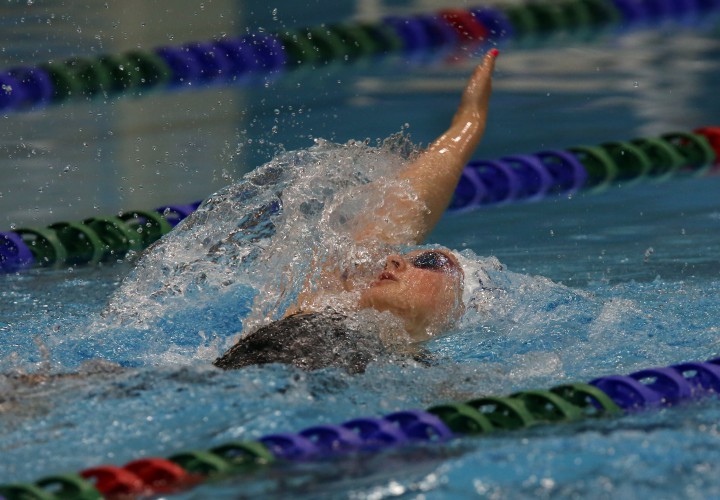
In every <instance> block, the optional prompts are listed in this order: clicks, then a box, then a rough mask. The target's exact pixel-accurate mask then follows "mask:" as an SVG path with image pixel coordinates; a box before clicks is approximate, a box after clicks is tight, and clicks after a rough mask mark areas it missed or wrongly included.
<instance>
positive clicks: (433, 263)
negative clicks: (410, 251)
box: [410, 252, 450, 270]
mask: <svg viewBox="0 0 720 500" xmlns="http://www.w3.org/2000/svg"><path fill="white" fill-rule="evenodd" d="M410 262H411V264H412V265H413V266H414V267H417V268H418V269H433V270H436V269H442V268H443V267H445V266H448V265H449V264H450V259H448V258H447V257H446V256H445V255H443V254H441V253H440V252H423V253H421V254H420V255H417V256H416V257H414V258H413V259H412V260H411V261H410Z"/></svg>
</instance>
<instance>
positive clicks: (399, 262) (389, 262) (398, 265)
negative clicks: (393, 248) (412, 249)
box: [385, 254, 407, 271]
mask: <svg viewBox="0 0 720 500" xmlns="http://www.w3.org/2000/svg"><path fill="white" fill-rule="evenodd" d="M406 267H407V261H406V260H405V259H404V258H403V256H402V255H397V254H392V255H388V256H387V259H385V269H387V270H390V271H404V270H405V268H406Z"/></svg>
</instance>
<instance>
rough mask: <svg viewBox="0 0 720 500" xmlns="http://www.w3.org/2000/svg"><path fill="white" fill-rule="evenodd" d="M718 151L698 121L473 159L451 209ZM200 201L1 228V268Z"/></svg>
mask: <svg viewBox="0 0 720 500" xmlns="http://www.w3.org/2000/svg"><path fill="white" fill-rule="evenodd" d="M718 158H720V127H703V128H698V129H696V130H695V131H694V132H692V133H687V132H674V133H668V134H663V135H662V136H660V137H650V138H639V139H633V140H631V141H614V142H606V143H603V144H600V145H598V146H576V147H571V148H568V149H566V150H552V151H540V152H538V153H535V154H517V155H510V156H505V157H503V158H499V159H496V160H477V161H471V162H469V163H468V164H467V166H466V167H465V169H464V170H463V173H462V176H461V178H460V181H459V183H458V186H457V188H456V190H455V193H454V196H453V199H452V202H451V204H450V207H449V212H454V213H460V212H467V211H471V210H476V209H478V208H481V207H484V206H492V205H503V204H509V203H520V202H531V201H538V200H541V199H543V198H546V197H549V196H558V195H570V194H572V193H575V192H578V191H581V190H582V191H591V192H592V191H600V190H603V189H607V188H608V187H609V186H612V185H616V184H630V183H633V182H637V181H640V180H642V179H656V180H662V179H668V178H669V177H670V176H682V175H707V174H712V173H715V172H716V171H717V170H718ZM199 205H200V202H195V203H192V204H186V205H182V204H179V205H168V206H162V207H159V208H157V209H155V210H134V211H128V212H124V213H121V214H119V215H118V216H110V217H99V216H96V217H91V218H88V219H85V220H83V221H79V222H57V223H54V224H51V225H49V226H47V227H36V228H18V229H13V230H11V231H5V232H0V273H12V272H17V271H21V270H26V269H31V268H37V267H50V268H52V267H55V268H60V267H65V266H80V265H94V264H98V263H110V262H113V261H118V260H121V259H123V258H124V257H125V256H126V255H128V253H130V252H135V253H136V252H139V251H141V250H143V249H145V248H147V247H148V246H150V245H151V244H152V243H153V242H155V241H157V240H158V239H160V238H161V237H162V236H163V235H165V234H166V233H168V232H169V231H171V230H172V228H173V227H175V226H176V225H177V224H178V223H180V222H181V221H182V220H183V219H185V218H186V217H188V216H189V215H190V214H191V213H192V212H193V211H195V210H196V209H197V207H198V206H199ZM277 208H278V207H275V208H271V211H272V210H275V209H277Z"/></svg>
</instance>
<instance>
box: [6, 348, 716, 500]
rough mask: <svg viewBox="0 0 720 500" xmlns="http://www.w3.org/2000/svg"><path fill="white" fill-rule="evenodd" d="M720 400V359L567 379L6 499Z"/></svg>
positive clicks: (92, 492) (103, 494)
mask: <svg viewBox="0 0 720 500" xmlns="http://www.w3.org/2000/svg"><path fill="white" fill-rule="evenodd" d="M718 394H720V358H716V359H710V360H708V361H705V362H686V363H679V364H675V365H672V366H668V367H658V368H649V369H645V370H640V371H637V372H634V373H630V374H629V375H609V376H604V377H599V378H596V379H594V380H592V381H590V382H589V383H564V384H561V385H558V386H555V387H552V388H550V389H547V390H526V391H520V392H517V393H515V394H511V395H510V396H505V397H493V396H483V397H479V398H475V399H471V400H468V401H463V402H447V403H440V404H436V405H434V406H432V407H430V408H427V409H425V410H418V409H410V410H401V411H396V412H393V413H390V414H388V415H384V416H380V417H362V418H355V419H352V420H349V421H347V422H343V423H341V424H339V425H330V424H322V425H316V426H312V427H308V428H307V429H303V430H301V431H299V432H297V433H291V432H284V433H276V434H269V435H265V436H262V437H260V438H258V439H257V440H253V441H233V442H229V443H224V444H221V445H218V446H215V447H213V448H211V449H209V450H188V451H183V452H180V453H176V454H174V455H172V456H170V457H168V458H161V457H148V458H142V459H138V460H133V461H131V462H129V463H127V464H125V465H123V466H115V465H99V466H94V467H89V468H86V469H83V470H81V471H79V472H78V473H70V474H57V475H51V476H46V477H43V478H41V479H39V480H37V481H35V482H34V483H15V484H0V498H5V499H6V500H55V499H58V500H59V499H64V498H73V499H81V500H96V499H101V498H119V497H122V498H134V497H139V496H155V495H167V494H172V493H179V492H182V491H186V490H188V489H190V488H193V487H195V486H197V485H199V484H202V483H204V482H206V481H212V480H219V479H222V478H224V477H230V476H236V475H239V474H243V473H248V472H251V471H252V470H255V469H257V468H259V467H266V466H272V464H273V463H276V462H279V463H292V462H307V461H312V460H326V459H341V458H342V457H349V456H356V455H362V454H367V453H376V452H381V451H383V450H388V449H392V448H401V447H408V446H413V445H419V444H422V445H428V444H430V445H432V444H438V445H442V444H443V443H445V442H448V441H450V440H452V439H457V438H462V437H466V436H481V435H486V434H489V433H494V432H508V431H515V430H518V429H525V428H528V427H533V426H537V425H546V424H559V423H563V422H565V423H567V422H574V421H578V420H581V419H586V418H607V417H619V416H622V415H623V414H627V413H632V412H639V411H644V410H652V409H658V408H664V407H672V406H677V405H679V404H683V403H686V402H690V401H695V400H699V399H702V398H706V397H717V395H718Z"/></svg>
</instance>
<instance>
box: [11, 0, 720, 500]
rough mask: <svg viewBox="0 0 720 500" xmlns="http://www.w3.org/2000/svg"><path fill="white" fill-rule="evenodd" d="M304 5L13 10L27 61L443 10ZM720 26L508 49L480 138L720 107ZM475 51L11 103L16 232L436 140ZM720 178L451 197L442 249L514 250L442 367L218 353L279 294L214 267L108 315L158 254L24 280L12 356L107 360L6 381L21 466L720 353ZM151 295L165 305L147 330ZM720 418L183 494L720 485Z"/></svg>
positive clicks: (636, 424)
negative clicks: (266, 80) (274, 162)
mask: <svg viewBox="0 0 720 500" xmlns="http://www.w3.org/2000/svg"><path fill="white" fill-rule="evenodd" d="M286 3H287V5H280V4H278V5H275V4H265V3H263V2H259V1H257V2H256V1H248V2H230V1H228V2H222V1H214V2H206V3H204V4H202V5H201V4H196V3H194V2H162V1H154V2H132V1H131V2H127V1H126V2H122V3H121V2H108V3H107V4H106V5H107V8H105V6H103V7H102V8H101V7H98V6H97V5H96V4H95V3H80V2H77V3H73V5H66V4H65V3H63V2H55V1H48V2H42V3H41V2H27V3H25V2H23V3H11V4H9V5H6V6H3V7H2V8H0V13H2V14H3V15H2V21H1V22H2V28H3V29H2V35H0V37H2V46H3V52H2V54H3V58H4V61H5V62H4V64H6V65H8V66H10V65H13V64H17V63H28V64H30V63H37V62H43V61H45V60H48V59H52V58H64V57H69V56H71V55H74V54H78V53H82V54H96V53H99V52H102V51H108V52H116V51H120V50H126V49H128V48H133V47H136V46H138V45H140V46H142V47H154V46H157V45H162V44H167V43H181V42H183V41H187V40H193V39H209V38H211V37H212V36H215V35H217V34H218V33H223V32H226V33H239V32H242V31H243V30H244V29H245V28H246V27H247V28H250V29H253V30H255V29H258V27H263V28H265V29H268V30H271V29H279V28H282V27H293V26H310V25H317V24H319V23H321V22H332V21H336V20H342V19H349V18H351V17H352V16H354V15H356V14H361V15H371V16H380V15H384V14H386V13H390V12H402V11H403V9H412V8H415V9H423V8H424V9H434V8H436V7H440V5H436V4H434V3H433V5H431V6H429V7H428V5H426V3H422V2H420V3H418V4H414V3H412V2H397V1H393V2H388V3H387V5H381V6H377V10H375V6H374V5H369V4H367V3H363V2H357V4H356V3H353V2H349V1H339V2H338V1H336V2H325V1H319V0H318V1H311V2H308V3H306V4H303V5H299V4H298V5H296V4H295V3H292V2H286ZM181 4H183V5H182V6H181ZM717 26H718V25H715V26H714V25H713V24H712V23H706V24H705V25H697V26H690V25H688V26H682V27H680V28H678V27H677V26H666V27H661V28H659V29H654V30H646V31H632V32H627V33H608V34H607V35H605V36H603V37H600V38H598V39H595V40H592V41H589V42H587V43H580V42H570V41H568V40H565V41H563V40H553V41H550V42H548V43H546V44H544V45H543V46H534V47H516V46H510V47H507V48H506V49H501V56H500V59H499V61H498V70H497V75H496V78H495V80H494V86H495V91H494V96H493V101H492V108H491V119H490V123H489V126H488V129H487V133H486V135H485V138H484V140H483V143H482V145H481V147H480V149H479V150H478V152H477V154H476V157H477V158H496V157H499V156H502V155H505V154H511V153H530V152H535V151H539V150H542V149H547V148H564V147H568V146H574V145H580V144H597V143H601V142H604V141H608V140H625V139H630V138H633V137H638V136H650V135H658V134H661V133H664V132H668V131H674V130H681V131H687V130H691V129H693V128H695V127H699V126H703V125H712V124H717V120H718V116H720V99H718V98H717V96H716V89H717V88H718V84H720V63H719V62H718V61H720V58H718V52H719V50H720V37H719V36H718V28H717ZM472 67H473V60H472V59H467V58H463V57H460V58H457V57H451V56H448V55H445V56H442V57H436V58H435V60H434V61H430V62H428V61H413V62H410V63H406V62H403V61H399V60H396V59H391V60H382V61H377V62H366V63H361V64H358V65H340V66H332V67H328V68H322V69H318V70H316V71H299V72H296V73H293V74H290V75H285V76H283V77H280V78H278V79H277V80H275V81H273V82H272V83H270V84H268V85H267V86H266V85H263V84H259V85H255V86H220V85H216V86H211V87H204V88H199V89H191V90H186V91H181V92H161V91H153V92H152V93H151V95H146V96H137V97H119V98H116V99H111V100H107V101H106V100H103V99H97V100H93V101H90V102H81V103H77V102H76V103H67V104H64V105H61V106H55V107H48V108H44V109H41V110H37V111H34V112H30V113H15V114H8V115H6V116H4V117H2V120H0V127H1V128H2V137H3V141H2V146H1V147H0V162H1V163H0V172H2V174H1V175H2V176H1V178H0V221H1V222H2V228H0V230H6V229H10V228H14V227H21V226H30V225H36V226H37V225H46V224H49V223H51V222H56V221H60V220H81V219H83V218H85V217H88V216H91V215H109V214H113V213H115V212H116V211H118V210H122V209H142V208H145V209H149V208H153V207H156V206H159V205H163V204H166V203H187V202H191V201H193V200H196V199H203V198H206V197H207V196H209V195H210V194H211V193H213V192H215V191H217V190H219V189H221V188H222V187H223V186H225V185H228V184H230V183H232V182H233V181H237V180H239V179H241V178H242V176H243V174H244V173H245V172H248V171H250V170H252V169H253V168H255V167H257V166H259V165H261V164H263V163H265V162H267V161H269V160H271V159H272V158H273V157H274V156H275V155H276V154H277V153H278V152H279V151H283V150H294V149H300V148H308V147H311V146H312V145H313V139H314V138H324V139H327V140H330V141H334V142H337V143H345V142H346V141H348V140H350V139H359V140H363V139H365V138H371V144H374V143H375V139H376V138H380V139H383V138H386V137H388V136H390V135H391V134H394V133H396V132H398V131H400V130H401V128H403V127H404V126H405V124H409V128H408V129H407V132H408V133H409V134H410V135H411V138H412V140H413V141H415V142H419V143H425V144H426V143H427V142H428V141H430V140H432V139H433V138H434V137H435V136H436V135H437V134H439V133H440V132H441V131H442V130H443V127H444V126H446V124H447V123H448V122H449V120H450V118H451V116H452V113H453V112H454V109H455V106H456V103H457V101H458V97H459V92H460V90H461V89H462V87H463V85H464V82H465V79H466V78H467V76H468V75H469V73H470V71H471V69H472ZM719 189H720V179H718V178H715V177H704V178H674V179H670V180H668V181H666V182H662V183H659V182H650V181H641V182H637V183H634V184H633V185H624V186H619V187H613V188H610V189H608V190H606V191H604V192H601V193H579V194H576V195H574V196H572V197H571V198H570V199H568V198H567V197H564V198H553V199H547V200H545V201H542V202H539V203H533V204H516V205H508V206H503V207H495V208H485V209H482V210H478V211H475V212H472V213H467V214H463V215H457V216H452V217H450V216H448V217H446V218H445V219H444V220H443V221H442V222H441V224H440V225H439V227H438V229H437V230H436V231H435V232H434V233H433V235H431V237H430V238H429V241H430V242H433V243H439V244H442V245H445V246H447V247H449V248H452V249H456V250H464V249H467V250H470V251H472V252H474V253H475V254H477V255H478V256H494V257H496V258H497V259H498V260H499V261H500V262H501V263H502V264H503V265H504V270H501V271H497V272H496V273H495V274H494V275H493V276H492V279H493V283H495V284H496V288H495V289H494V290H492V291H491V292H488V293H489V294H490V295H489V296H488V297H487V301H486V303H485V304H486V307H485V309H484V310H483V311H481V312H479V313H477V314H474V315H472V316H470V317H469V318H467V319H466V321H465V322H464V323H463V325H462V326H461V328H460V329H459V330H458V331H456V332H453V333H452V334H450V335H446V336H443V337H440V338H435V339H433V340H431V341H430V342H428V343H427V348H428V350H429V351H430V352H431V353H432V354H433V356H434V357H435V358H436V360H437V363H436V364H435V365H433V366H431V367H425V366H419V365H414V364H411V365H400V364H394V363H378V364H375V365H371V366H370V368H369V369H368V371H367V372H366V373H364V374H361V375H353V376H351V375H348V374H346V373H344V372H342V371H339V370H332V369H327V370H321V371H318V372H312V373H306V372H302V371H299V370H296V369H294V368H290V367H286V366H263V367H252V368H248V369H243V370H238V371H233V372H221V371H219V370H217V369H215V368H213V367H212V366H211V365H210V362H211V361H212V360H213V359H214V358H215V357H216V356H217V355H218V354H219V353H220V351H221V350H222V342H223V341H226V340H227V338H228V336H231V335H233V334H235V333H236V332H237V331H239V328H240V325H241V321H242V319H243V318H244V317H245V316H246V315H247V312H248V310H249V308H250V306H251V305H252V300H253V295H252V293H251V292H250V291H249V289H248V288H243V287H238V288H236V289H234V292H233V293H230V294H224V295H223V294H220V295H217V296H216V295H212V294H206V293H203V287H202V285H198V286H197V287H196V288H188V290H187V291H186V293H185V295H184V297H183V298H181V300H179V301H175V302H171V301H169V300H167V301H166V299H165V298H162V297H161V298H159V299H158V300H157V301H156V302H157V309H148V308H145V305H144V304H145V303H144V302H141V299H142V297H139V296H138V297H135V298H137V302H134V299H133V297H129V296H127V295H124V296H123V297H125V298H126V299H127V301H126V302H123V303H122V304H121V305H122V306H123V307H125V310H124V311H123V312H121V314H120V316H119V317H121V318H125V319H127V321H125V322H123V321H118V322H115V323H113V324H111V325H110V326H108V325H107V324H106V323H104V321H105V319H104V318H102V317H101V313H102V312H103V311H104V310H106V306H107V304H108V301H111V303H112V304H114V305H117V304H118V301H117V297H118V295H117V293H118V292H117V290H118V289H119V287H120V283H121V281H122V280H123V279H124V278H125V277H127V276H129V275H131V273H132V269H133V265H132V264H131V263H119V264H116V265H105V266H102V267H99V268H72V269H59V270H48V269H40V270H33V271H29V272H24V273H20V274H11V275H0V339H2V340H1V341H0V373H33V372H42V373H45V372H50V373H66V372H77V371H80V372H88V371H89V372H93V375H92V376H88V377H86V378H70V379H58V380H52V381H49V382H46V383H43V384H40V385H31V386H28V385H22V384H18V383H17V382H16V380H15V379H13V378H12V377H6V376H1V375H0V450H2V453H0V483H6V482H16V481H33V480H36V479H38V478H39V477H41V476H43V475H49V474H53V473H56V472H65V471H78V470H81V469H84V468H87V467H90V466H93V465H99V464H104V463H112V464H123V463H126V462H128V461H130V460H132V459H135V458H140V457H144V456H169V455H171V454H173V453H176V452H178V451H182V450H186V449H207V448H209V447H211V446H213V445H216V444H220V443H224V442H227V441H231V440H235V439H254V438H257V437H259V436H262V435H265V434H269V433H273V432H281V431H289V432H292V431H298V430H300V429H302V428H304V427H308V426H311V425H315V424H320V423H339V422H342V421H345V420H348V419H350V418H354V417H359V416H369V415H380V414H384V413H388V412H391V411H394V410H399V409H407V408H423V407H427V406H430V405H431V404H433V403H437V402H442V401H449V400H459V399H463V398H464V399H468V398H470V397H473V396H480V395H486V394H492V395H505V394H509V393H511V392H513V391H517V390H522V389H530V388H546V387H550V386H552V385H556V384H558V383H562V382H566V381H575V380H577V381H587V380H590V379H592V378H595V377H597V376H601V375H608V374H615V373H622V374H625V373H629V372H632V371H634V370H638V369H641V368H647V367H651V366H666V365H670V364H673V363H679V362H683V361H691V360H704V359H708V358H711V357H716V356H718V355H720V345H719V341H718V328H719V327H718V325H719V324H720V308H719V307H718V294H719V292H720V259H719V258H718V256H719V255H720V204H719V203H718V194H717V193H718V190H719ZM133 279H138V278H133ZM148 286H152V283H150V284H149V285H148ZM113 294H116V295H113ZM138 304H142V307H140V306H139V305H138ZM128 311H130V312H131V313H132V314H135V313H137V314H140V313H143V312H148V311H149V313H148V315H147V317H149V318H150V319H149V320H147V321H145V322H144V323H142V324H140V323H138V322H137V321H135V320H134V319H132V318H136V317H137V315H136V316H132V314H129V313H128ZM157 311H159V313H157ZM126 313H128V314H126ZM123 314H126V315H125V316H123ZM128 318H130V319H128ZM98 325H102V328H100V327H99V326H98ZM103 362H112V363H117V364H119V365H121V366H122V367H123V368H122V370H120V371H118V370H116V369H115V368H112V367H110V366H109V365H105V364H102V363H103ZM113 366H114V365H113ZM98 372H99V373H98ZM719 421H720V405H719V404H718V401H717V398H716V397H712V398H708V399H704V400H702V401H699V402H695V403H689V404H685V405H682V406H679V407H674V408H667V409H662V410H659V411H650V412H642V413H637V414H632V415H629V416H624V417H622V418H615V419H606V420H592V421H583V422H580V423H576V424H562V425H547V426H539V427H536V428H533V429H531V430H521V431H517V432H513V433H510V432H508V433H496V434H494V435H492V436H488V437H478V438H470V437H468V438H462V439H458V440H454V441H452V442H450V443H448V444H445V445H440V446H427V447H414V448H410V449H399V450H395V451H391V452H386V453H380V454H377V455H371V456H365V457H362V458H348V459H347V460H337V461H332V462H331V461H324V462H323V461H320V462H311V463H307V464H302V465H300V466H298V465H288V466H283V467H269V468H266V469H263V470H261V471H258V472H257V473H254V474H252V475H250V476H247V475H239V476H235V477H232V478H230V479H226V480H223V481H220V482H216V483H209V484H206V485H203V486H200V487H198V488H196V489H193V490H191V491H189V492H187V493H184V494H183V495H179V496H180V497H186V498H237V497H245V496H251V495H260V494H264V495H275V496H293V497H299V498H303V497H307V498H336V497H337V498H344V497H350V498H394V497H401V498H453V497H458V498H460V497H470V496H473V495H480V496H482V497H487V498H522V497H540V498H545V497H558V496H561V497H569V498H611V497H612V498H641V497H648V496H652V497H653V498H714V497H720V466H718V464H719V463H720V451H718V450H720V446H719V445H720V431H719V429H718V422H719Z"/></svg>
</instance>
